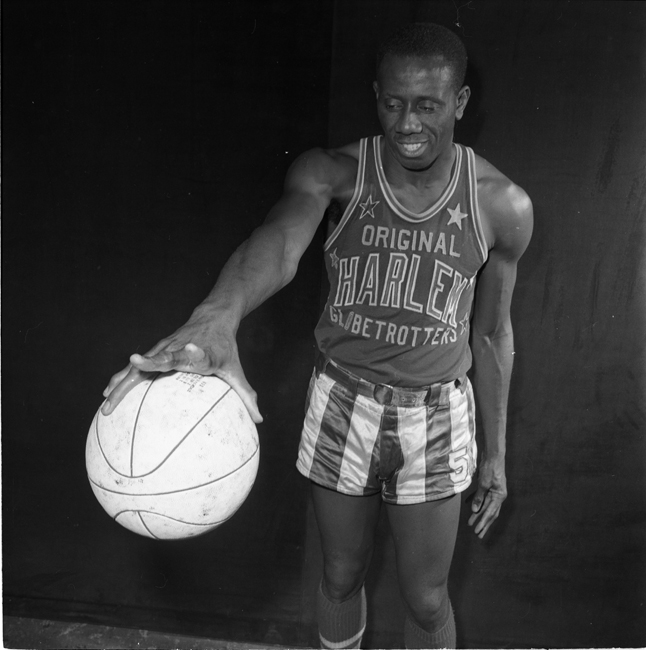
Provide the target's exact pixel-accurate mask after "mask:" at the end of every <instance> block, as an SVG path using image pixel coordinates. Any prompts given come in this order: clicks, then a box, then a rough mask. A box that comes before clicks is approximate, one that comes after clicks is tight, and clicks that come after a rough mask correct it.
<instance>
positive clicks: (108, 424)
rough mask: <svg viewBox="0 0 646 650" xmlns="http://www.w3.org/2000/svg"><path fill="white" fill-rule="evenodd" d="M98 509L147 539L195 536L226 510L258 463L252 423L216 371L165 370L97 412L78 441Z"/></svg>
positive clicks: (248, 484)
mask: <svg viewBox="0 0 646 650" xmlns="http://www.w3.org/2000/svg"><path fill="white" fill-rule="evenodd" d="M85 460H86V467H87V474H88V478H89V480H90V485H91V486H92V490H93V491H94V494H95V496H96V498H97V499H98V500H99V503H100V504H101V505H102V506H103V508H104V509H105V511H106V512H107V513H108V514H109V515H110V516H111V517H113V518H114V520H115V521H117V522H118V523H119V524H121V525H122V526H125V527H126V528H128V529H129V530H131V531H133V532H135V533H139V534H140V535H145V536H146V537H152V538H154V539H180V538H185V537H193V536H196V535H201V534H203V533H206V532H208V531H210V530H212V529H214V528H217V527H218V526H219V525H220V524H222V523H224V522H225V521H226V520H227V519H229V518H230V517H232V516H233V515H234V513H235V512H236V511H237V510H238V508H239V507H240V506H241V505H242V503H243V502H244V500H245V499H246V498H247V495H248V494H249V492H250V491H251V488H252V486H253V483H254V480H255V478H256V473H257V471H258V460H259V443H258V433H257V431H256V426H255V424H254V423H253V421H252V420H251V416H250V415H249V413H248V412H247V409H246V407H245V406H244V404H243V403H242V400H241V399H240V397H239V396H238V394H237V393H236V392H235V391H234V390H233V389H232V388H231V387H230V386H229V385H228V384H227V383H226V382H224V381H222V380H221V379H219V378H217V377H205V376H202V375H194V374H189V373H183V372H171V373H163V374H159V375H157V376H155V377H154V378H152V379H148V380H146V381H145V382H143V383H141V384H139V385H137V386H136V387H135V388H133V389H132V390H131V391H130V392H129V393H128V394H127V395H126V396H125V397H124V399H123V401H122V402H121V404H119V406H118V407H117V408H116V409H115V410H114V412H113V413H111V414H110V415H109V416H105V415H103V414H102V413H101V410H100V409H99V411H98V412H97V414H96V415H95V416H94V420H93V421H92V425H91V427H90V431H89V434H88V437H87V444H86V448H85Z"/></svg>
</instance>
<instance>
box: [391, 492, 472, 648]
mask: <svg viewBox="0 0 646 650" xmlns="http://www.w3.org/2000/svg"><path fill="white" fill-rule="evenodd" d="M459 515H460V495H455V496H452V497H449V498H447V499H441V500H438V501H428V502H426V503H420V504H415V505H403V506H397V505H388V518H389V521H390V525H391V529H392V531H393V538H394V540H395V552H396V556H397V573H398V576H399V584H400V589H401V592H402V596H403V598H404V602H405V603H406V606H407V608H408V611H409V615H410V619H411V620H410V621H408V622H407V630H406V641H407V647H425V648H429V647H452V646H454V645H455V628H454V623H453V611H452V609H451V604H450V602H449V595H448V590H447V580H448V576H449V569H450V566H451V560H452V558H453V549H454V547H455V538H456V534H457V528H458V520H459ZM415 637H417V639H415ZM434 637H437V638H434ZM422 639H423V642H422ZM435 641H437V643H438V644H439V645H431V643H434V642H435ZM415 643H416V644H419V645H412V644H415ZM422 643H423V644H422ZM451 644H452V645H451Z"/></svg>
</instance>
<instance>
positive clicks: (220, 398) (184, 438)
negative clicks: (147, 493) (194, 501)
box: [88, 377, 257, 494]
mask: <svg viewBox="0 0 646 650" xmlns="http://www.w3.org/2000/svg"><path fill="white" fill-rule="evenodd" d="M156 379H157V377H155V379H153V381H152V382H151V383H150V386H148V388H147V389H146V393H145V394H144V397H143V399H142V400H141V404H140V405H139V409H138V410H137V416H136V418H135V428H134V429H133V432H132V434H133V435H132V442H131V445H130V474H129V475H128V474H124V473H123V472H120V471H119V470H118V469H117V468H116V467H114V465H112V463H111V462H110V461H109V460H108V457H107V455H106V453H105V451H103V446H102V445H101V437H100V436H99V418H98V417H96V418H95V420H94V423H95V425H94V431H95V434H96V442H97V445H98V446H99V451H100V452H101V456H103V460H104V461H105V463H106V465H107V466H108V467H109V468H110V469H111V470H112V471H113V472H114V473H115V474H117V475H118V476H123V477H124V478H144V477H145V476H149V475H150V474H153V473H154V472H156V471H157V470H158V469H159V468H160V467H161V466H162V465H163V464H164V463H165V462H166V461H167V460H168V459H169V458H170V457H171V456H172V455H173V453H174V452H175V450H176V449H177V448H178V447H179V446H180V445H181V444H182V443H183V442H184V440H186V438H188V436H189V435H191V433H193V431H194V430H195V427H197V425H198V424H200V422H202V420H204V418H205V417H206V416H207V415H208V414H209V413H210V412H211V411H212V410H213V409H214V408H215V407H216V406H217V405H218V404H219V403H220V402H221V401H222V400H223V399H224V398H225V397H226V396H227V395H228V394H229V393H230V392H231V390H232V389H231V387H230V386H229V387H228V388H227V390H226V391H225V392H224V393H222V395H220V397H219V398H218V400H217V402H215V403H214V404H213V405H212V406H211V407H210V408H209V410H208V411H207V412H206V413H205V414H204V415H203V416H202V417H201V418H200V419H199V420H198V421H197V422H196V423H195V424H194V425H193V427H192V428H191V429H190V430H189V431H188V432H187V433H186V435H185V436H184V437H183V438H182V439H181V440H180V441H179V442H178V443H177V444H176V445H175V446H174V447H173V449H171V451H170V452H169V453H168V455H167V456H166V458H164V460H162V461H161V463H159V465H157V466H156V467H154V468H153V469H151V470H150V471H149V472H146V473H145V474H138V475H137V476H134V467H133V456H134V447H135V445H134V440H135V431H136V427H137V422H138V420H139V412H140V411H141V406H142V404H143V402H144V400H145V398H146V395H147V394H148V391H149V390H150V388H151V386H152V385H153V382H154V381H155V380H156ZM256 450H257V448H256ZM254 454H255V452H254ZM250 458H253V456H250ZM240 467H244V464H243V465H240ZM234 471H235V470H234ZM88 478H89V476H88ZM222 478H225V477H222ZM90 481H91V482H92V483H94V485H96V486H97V487H102V486H101V485H99V484H98V483H96V482H95V481H92V479H90ZM205 485H208V483H206V484H205ZM103 489H105V488H103ZM117 494H120V493H119V492H117Z"/></svg>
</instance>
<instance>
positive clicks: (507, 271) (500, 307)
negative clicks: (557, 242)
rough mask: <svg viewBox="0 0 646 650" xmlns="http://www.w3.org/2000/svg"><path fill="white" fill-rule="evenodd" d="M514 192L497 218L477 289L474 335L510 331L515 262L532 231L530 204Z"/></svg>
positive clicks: (516, 262)
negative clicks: (494, 235) (491, 243)
mask: <svg viewBox="0 0 646 650" xmlns="http://www.w3.org/2000/svg"><path fill="white" fill-rule="evenodd" d="M519 190H520V188H515V190H514V193H515V195H516V196H515V197H513V199H512V200H509V197H508V196H507V197H506V201H505V202H504V204H503V205H502V206H501V207H500V209H499V211H498V212H497V214H496V219H495V220H494V221H495V223H496V237H495V240H494V244H493V246H492V248H491V250H490V251H489V258H488V260H487V262H486V263H485V265H484V267H483V268H482V270H481V272H480V277H479V278H478V284H477V288H476V303H475V312H474V331H475V332H477V333H479V334H481V335H483V336H487V337H495V336H496V335H498V334H500V333H503V332H507V331H511V318H510V311H511V299H512V295H513V292H514V286H515V284H516V273H517V265H518V260H519V259H520V258H521V256H522V254H523V253H524V252H525V249H526V248H527V246H528V245H529V240H530V238H531V235H532V229H533V211H532V204H531V201H530V200H529V198H528V197H527V195H526V194H525V193H524V192H522V190H520V191H519Z"/></svg>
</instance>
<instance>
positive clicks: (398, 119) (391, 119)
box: [373, 55, 470, 171]
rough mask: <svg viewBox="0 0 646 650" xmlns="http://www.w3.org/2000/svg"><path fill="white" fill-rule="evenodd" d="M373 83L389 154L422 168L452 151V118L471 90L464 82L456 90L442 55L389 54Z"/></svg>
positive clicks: (404, 163) (457, 115)
mask: <svg viewBox="0 0 646 650" xmlns="http://www.w3.org/2000/svg"><path fill="white" fill-rule="evenodd" d="M373 87H374V89H375V93H376V95H377V112H378V115H379V121H380V122H381V126H382V128H383V130H384V135H385V140H386V155H387V156H389V157H390V158H391V159H392V158H394V160H395V161H397V162H399V163H400V164H401V165H402V166H403V167H404V168H406V169H409V170H412V171H423V170H425V169H428V168H429V167H430V166H431V165H432V164H433V163H434V162H435V160H436V159H437V158H438V157H439V156H441V155H442V154H443V153H444V154H446V155H448V154H449V153H450V152H451V143H452V142H453V128H454V125H455V120H459V119H460V118H461V117H462V114H463V112H464V108H465V106H466V104H467V101H468V99H469V92H470V91H469V88H468V87H467V86H464V87H463V88H461V89H460V90H459V91H457V92H456V90H455V88H454V85H453V76H452V71H451V69H450V68H449V67H448V66H447V65H446V64H445V63H444V60H443V59H441V58H437V57H436V58H408V57H407V58H403V57H396V56H391V55H388V56H386V57H385V58H384V60H383V62H382V64H381V67H380V69H379V76H378V79H377V81H375V83H374V86H373Z"/></svg>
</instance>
